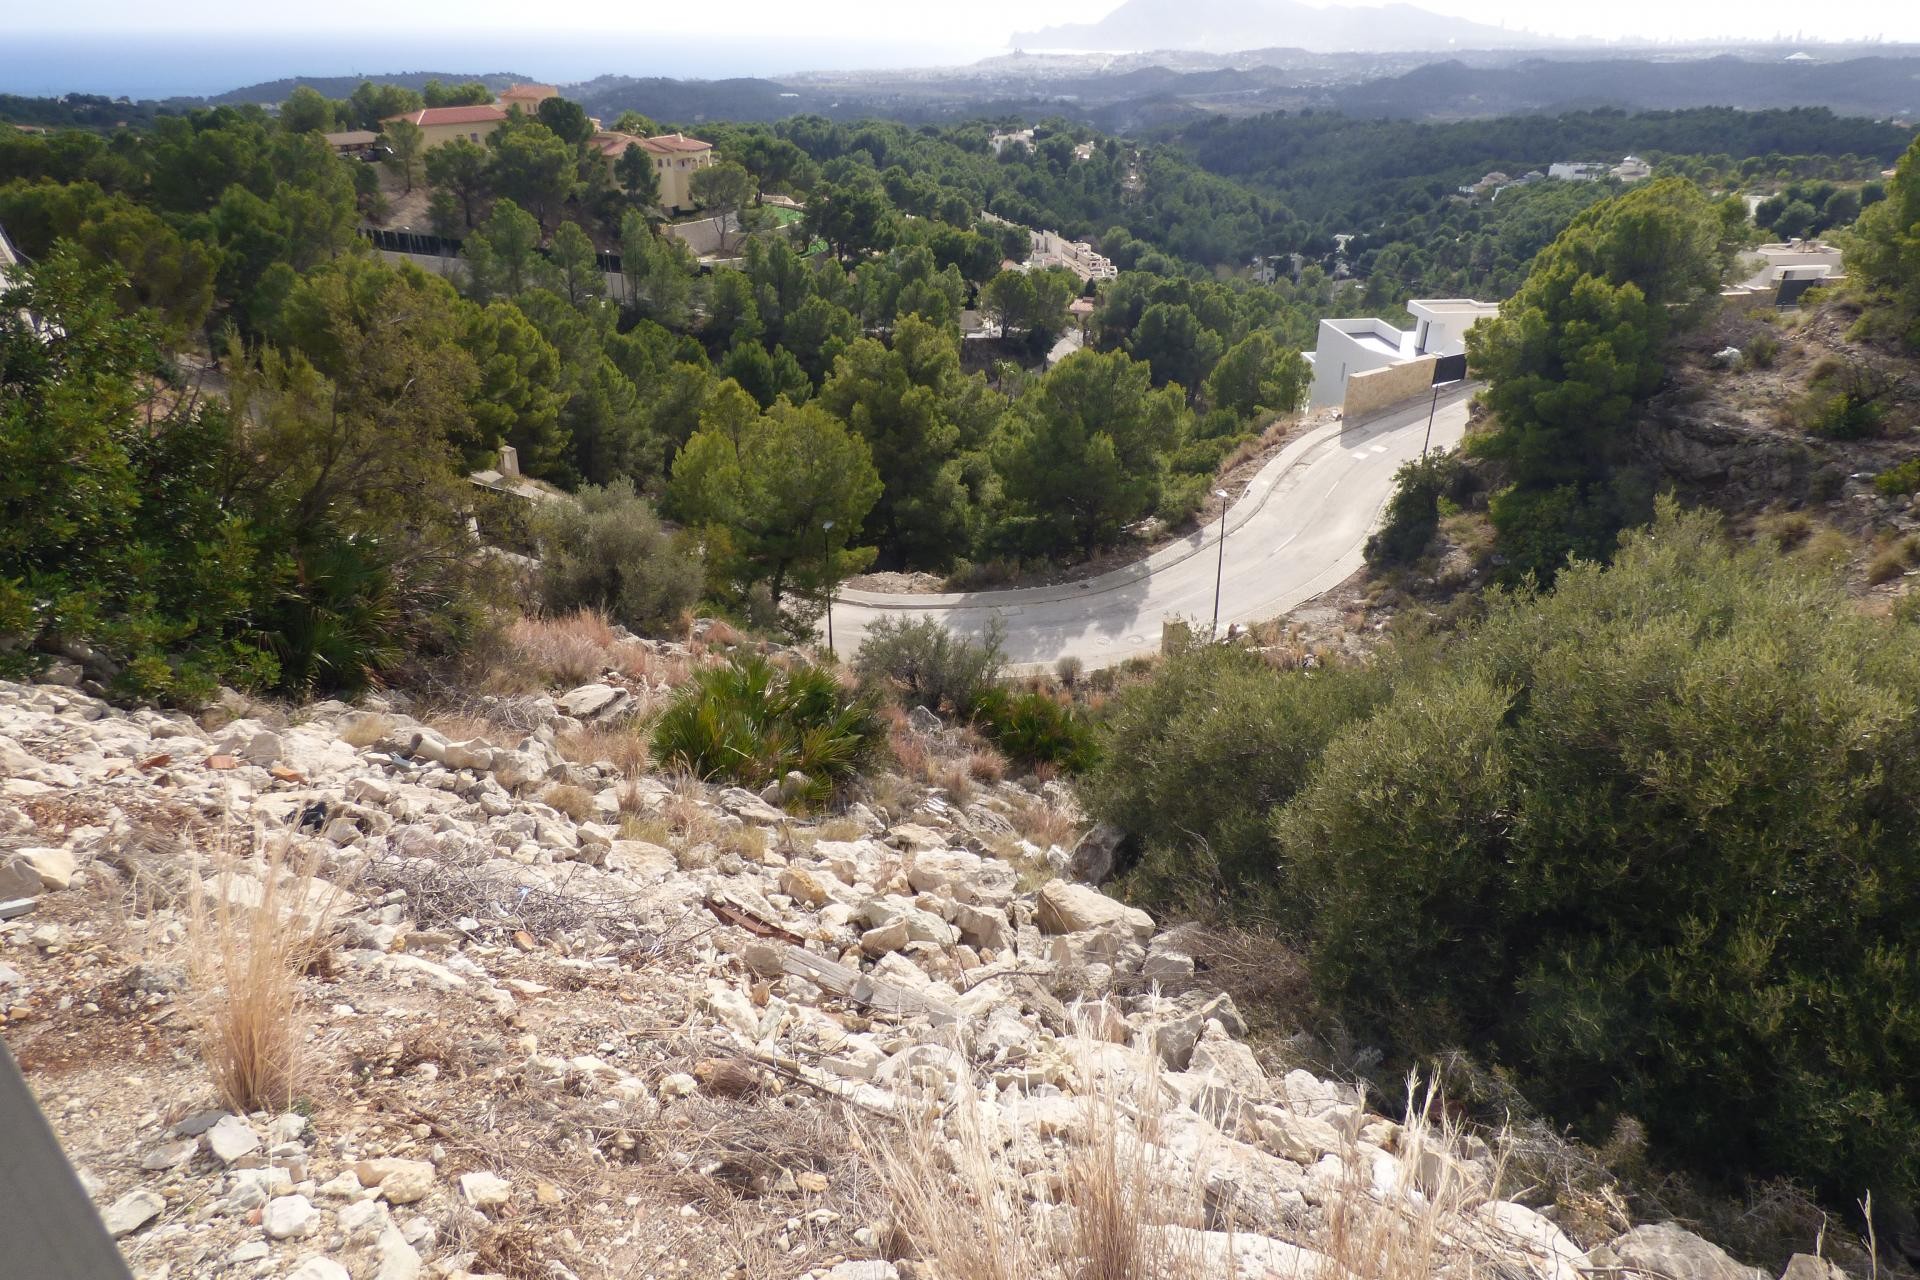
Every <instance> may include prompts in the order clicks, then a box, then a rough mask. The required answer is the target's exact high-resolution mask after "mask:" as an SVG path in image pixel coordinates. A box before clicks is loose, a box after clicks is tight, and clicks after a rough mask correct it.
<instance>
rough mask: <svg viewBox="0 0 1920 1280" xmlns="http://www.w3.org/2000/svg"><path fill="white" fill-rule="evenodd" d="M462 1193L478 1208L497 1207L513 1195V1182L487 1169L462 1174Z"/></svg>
mask: <svg viewBox="0 0 1920 1280" xmlns="http://www.w3.org/2000/svg"><path fill="white" fill-rule="evenodd" d="M460 1194H461V1195H462V1196H464V1197H465V1198H466V1201H467V1203H468V1204H470V1205H472V1206H473V1207H474V1208H476V1209H497V1208H499V1207H500V1206H501V1205H503V1204H505V1203H506V1202H507V1200H508V1198H509V1197H511V1196H512V1195H513V1184H512V1183H510V1182H508V1181H507V1180H506V1179H505V1178H503V1177H501V1176H500V1175H499V1174H497V1173H493V1172H490V1171H488V1170H485V1169H480V1170H476V1171H474V1172H473V1173H463V1174H461V1175H460Z"/></svg>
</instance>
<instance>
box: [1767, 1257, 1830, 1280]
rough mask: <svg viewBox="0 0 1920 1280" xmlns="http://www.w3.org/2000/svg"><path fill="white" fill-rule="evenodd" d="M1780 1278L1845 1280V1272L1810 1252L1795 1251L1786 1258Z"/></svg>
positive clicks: (1791, 1279) (1794, 1279)
mask: <svg viewBox="0 0 1920 1280" xmlns="http://www.w3.org/2000/svg"><path fill="white" fill-rule="evenodd" d="M1780 1280H1847V1273H1846V1272H1844V1271H1842V1270H1841V1269H1840V1268H1839V1267H1836V1266H1834V1265H1833V1263H1831V1262H1829V1261H1828V1260H1827V1259H1825V1258H1820V1257H1816V1256H1814V1255H1813V1254H1811V1253H1796V1254H1794V1255H1793V1256H1792V1257H1791V1258H1788V1259H1787V1269H1786V1270H1785V1271H1782V1272H1781V1273H1780Z"/></svg>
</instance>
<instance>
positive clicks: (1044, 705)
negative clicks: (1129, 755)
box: [974, 688, 1100, 773]
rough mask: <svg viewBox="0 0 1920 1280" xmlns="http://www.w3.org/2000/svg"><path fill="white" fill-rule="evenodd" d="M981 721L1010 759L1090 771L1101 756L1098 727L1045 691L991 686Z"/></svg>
mask: <svg viewBox="0 0 1920 1280" xmlns="http://www.w3.org/2000/svg"><path fill="white" fill-rule="evenodd" d="M974 723H975V724H977V725H979V726H980V728H981V729H982V730H983V731H984V732H985V733H986V735H987V736H988V737H989V738H991V739H993V744H994V745H995V746H996V747H998V748H1000V750H1001V752H1002V753H1003V754H1004V755H1006V757H1007V758H1008V759H1010V760H1013V761H1016V762H1018V763H1020V764H1023V765H1026V766H1028V767H1029V768H1031V767H1033V766H1035V765H1048V766H1051V767H1053V768H1056V769H1061V770H1064V771H1065V772H1067V773H1084V772H1085V771H1086V770H1088V769H1091V768H1092V767H1093V766H1094V764H1095V762H1096V761H1098V760H1099V758H1100V744H1099V739H1098V737H1097V735H1096V734H1095V732H1094V728H1093V725H1092V724H1090V723H1089V722H1088V720H1087V718H1086V717H1085V716H1084V715H1082V714H1081V713H1080V712H1079V711H1077V710H1075V709H1074V708H1073V707H1071V706H1067V705H1063V704H1062V703H1059V702H1056V701H1055V700H1054V699H1053V698H1051V697H1049V696H1048V695H1046V694H1044V693H1037V692H1028V693H1013V692H1011V691H1009V690H1007V689H1003V688H994V689H989V690H987V691H986V692H985V693H984V694H983V695H982V696H981V697H980V698H979V700H978V703H977V705H976V707H975V710H974Z"/></svg>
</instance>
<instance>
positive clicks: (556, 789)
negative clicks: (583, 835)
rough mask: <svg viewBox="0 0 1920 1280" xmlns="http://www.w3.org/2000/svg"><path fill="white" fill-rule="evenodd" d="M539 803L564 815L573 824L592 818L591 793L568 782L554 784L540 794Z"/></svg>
mask: <svg viewBox="0 0 1920 1280" xmlns="http://www.w3.org/2000/svg"><path fill="white" fill-rule="evenodd" d="M540 800H541V803H543V804H546V805H549V806H551V807H552V808H554V809H557V810H559V811H560V812H561V813H564V814H566V815H567V816H568V817H569V818H572V819H573V820H574V821H575V822H585V821H586V820H587V819H588V818H590V817H592V816H593V793H592V792H591V791H588V790H587V789H586V788H585V787H576V786H574V785H573V784H572V783H569V782H556V783H554V784H552V785H551V786H549V787H548V788H547V789H546V790H545V791H542V792H541V793H540Z"/></svg>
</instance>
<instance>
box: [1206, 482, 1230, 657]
mask: <svg viewBox="0 0 1920 1280" xmlns="http://www.w3.org/2000/svg"><path fill="white" fill-rule="evenodd" d="M1213 496H1214V497H1216V498H1218V499H1220V555H1219V557H1218V559H1216V560H1215V561H1214V566H1213V626H1212V627H1210V628H1209V629H1208V631H1207V638H1208V639H1210V640H1211V639H1215V638H1217V637H1218V636H1219V634H1220V580H1221V578H1222V577H1224V576H1225V575H1226V572H1227V491H1226V490H1225V489H1215V490H1214V491H1213Z"/></svg>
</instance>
